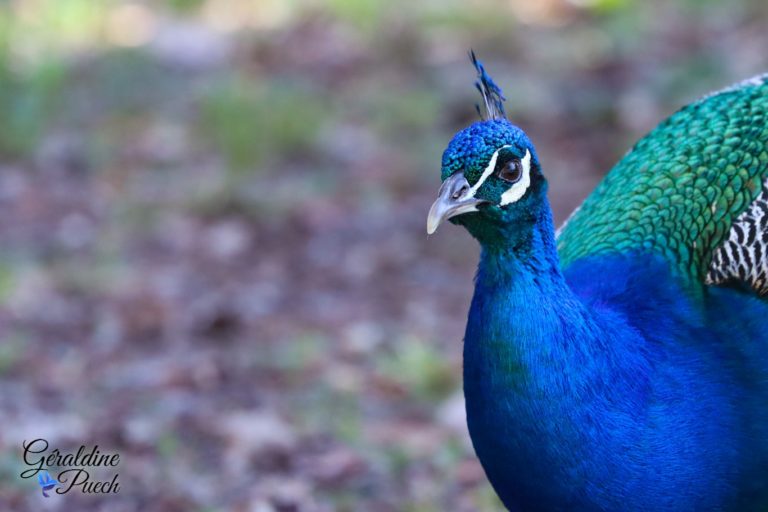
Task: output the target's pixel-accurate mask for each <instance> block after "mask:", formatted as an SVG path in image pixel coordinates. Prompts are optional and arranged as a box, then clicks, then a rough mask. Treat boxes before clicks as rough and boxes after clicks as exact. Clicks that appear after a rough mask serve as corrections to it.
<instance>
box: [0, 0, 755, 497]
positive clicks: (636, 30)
mask: <svg viewBox="0 0 768 512" xmlns="http://www.w3.org/2000/svg"><path fill="white" fill-rule="evenodd" d="M767 24H768V4H766V2H764V1H762V0H734V1H730V2H718V1H714V0H684V1H678V2H662V1H660V0H650V1H641V0H537V1H528V0H505V1H501V0H499V1H493V0H472V1H459V0H448V1H440V2H438V1H436V0H429V1H423V2H415V1H404V0H398V1H392V0H390V1H387V0H329V1H321V0H314V1H313V0H306V1H301V0H292V1H291V0H252V1H244V0H163V1H159V0H158V1H152V2H150V1H143V2H142V1H133V2H123V1H117V0H98V1H95V0H16V1H13V0H5V1H3V2H0V418H2V429H0V509H2V510H13V511H15V510H41V509H43V510H79V511H86V512H87V511H96V510H103V511H148V512H153V511H168V512H174V511H193V512H204V511H225V510H232V511H243V512H294V511H295V512H304V511H309V512H313V511H337V510H338V511H362V510H365V511H374V512H378V511H382V512H388V511H411V512H417V511H418V512H432V511H446V510H450V511H459V512H463V511H466V512H470V511H499V510H501V509H502V508H501V505H500V504H499V502H498V501H497V499H496V498H495V496H494V494H493V492H492V490H491V489H490V487H489V485H488V484H487V482H486V480H485V477H484V475H483V472H482V469H481V468H480V466H479V464H478V463H477V461H476V460H475V458H474V455H473V453H472V449H471V446H470V444H469V441H468V437H467V434H466V431H465V426H464V413H463V401H462V394H461V350H462V336H463V329H464V320H465V318H466V311H467V309H468V304H469V299H470V296H471V292H472V277H473V272H474V265H475V262H476V258H477V252H478V250H477V247H476V245H475V243H474V242H473V241H472V240H471V239H470V237H469V236H468V235H467V234H466V233H465V232H463V230H460V229H457V228H455V227H452V226H450V225H446V226H444V227H442V228H441V229H440V230H439V231H438V233H437V234H436V235H434V236H432V237H430V238H429V239H428V238H427V236H426V234H425V218H426V213H427V210H428V208H429V205H430V204H431V202H432V200H433V199H434V197H435V194H436V191H437V188H438V185H439V167H440V155H441V152H442V149H443V148H444V146H445V145H446V144H447V142H448V140H449V139H450V137H451V135H452V134H453V133H454V132H455V131H456V130H457V129H459V128H461V127H463V126H466V125H467V124H469V123H471V122H473V121H474V120H475V119H476V114H475V112H474V103H475V102H476V101H478V97H477V95H476V93H475V91H474V89H473V87H472V81H473V79H474V72H473V70H472V68H471V66H470V64H469V61H468V58H467V51H468V50H469V48H474V49H475V51H476V52H477V53H478V55H479V56H480V57H481V58H482V59H483V60H484V61H485V62H486V65H487V67H488V68H489V70H490V72H491V74H492V75H493V76H494V78H495V79H496V81H497V82H498V83H499V84H500V85H501V86H502V87H503V88H504V90H505V93H506V96H507V97H508V102H507V110H508V113H509V116H510V118H511V119H512V120H513V121H515V122H516V123H517V124H519V125H520V126H522V127H523V128H524V129H525V130H526V131H527V132H528V133H529V135H530V136H531V138H532V139H533V141H534V142H535V144H536V145H537V148H538V152H539V155H540V157H541V160H542V162H543V166H544V169H545V172H546V174H547V175H548V177H549V180H550V185H551V194H550V196H551V200H552V203H553V206H554V210H555V215H556V218H557V221H558V222H560V221H562V220H563V219H564V218H565V216H567V214H568V213H569V212H570V210H571V209H572V208H573V207H574V206H575V205H577V204H578V202H579V201H580V200H581V199H582V198H583V197H584V196H585V195H586V194H587V193H588V192H589V191H590V190H591V189H592V187H593V186H594V184H595V183H596V182H597V180H598V179H599V178H600V177H601V176H602V175H603V174H604V173H605V172H606V171H607V170H608V169H609V168H610V167H611V166H612V165H613V164H614V163H615V162H616V161H617V159H618V158H620V156H621V155H622V154H623V153H624V152H625V151H626V150H627V149H628V148H629V147H630V146H631V144H632V143H633V142H634V141H635V140H636V139H637V138H638V137H639V136H641V135H642V134H643V133H644V132H646V131H647V130H649V129H650V128H652V127H653V126H654V125H655V124H656V123H657V122H658V121H660V120H661V119H662V118H664V117H665V116H666V115H668V114H670V113H671V112H673V111H674V110H676V109H677V108H679V107H680V106H682V105H684V104H685V103H687V102H689V101H691V100H693V99H695V98H696V97H698V96H700V95H702V94H704V93H706V92H708V91H710V90H713V89H717V88H720V87H723V86H726V85H728V84H729V83H731V82H734V81H736V80H740V79H743V78H747V77H749V76H752V75H755V74H757V73H759V72H763V71H766V70H768V62H767V61H768V53H767V52H766V48H768V27H767ZM36 437H44V438H46V439H48V441H49V442H50V443H51V445H52V446H51V448H53V447H58V448H60V449H61V450H65V449H72V448H74V449H76V448H77V447H78V446H80V445H81V444H85V445H87V446H92V445H94V444H98V445H99V447H100V449H101V450H102V451H108V452H117V453H119V454H120V457H121V458H120V461H121V462H120V466H119V467H118V468H117V470H116V472H117V473H118V474H119V482H120V485H121V490H120V493H119V494H117V495H84V494H81V493H80V492H79V491H73V492H70V493H69V494H67V495H65V496H53V497H51V498H50V499H45V498H43V497H42V496H41V495H40V489H39V488H38V486H37V483H36V481H34V479H31V480H22V479H21V478H19V473H20V472H21V471H22V470H23V469H24V466H23V464H22V461H21V443H22V441H23V440H31V439H33V438H36ZM109 476H111V475H109Z"/></svg>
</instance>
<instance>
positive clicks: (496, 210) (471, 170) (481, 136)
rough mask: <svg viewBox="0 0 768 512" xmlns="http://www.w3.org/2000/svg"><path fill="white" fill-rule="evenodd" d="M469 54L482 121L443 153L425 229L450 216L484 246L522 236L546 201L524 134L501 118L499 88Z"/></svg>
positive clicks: (430, 230)
mask: <svg viewBox="0 0 768 512" xmlns="http://www.w3.org/2000/svg"><path fill="white" fill-rule="evenodd" d="M470 56H471V58H472V63H473V64H474V65H475V68H476V69H477V73H478V79H477V81H476V82H475V86H476V87H477V89H478V90H479V91H480V94H481V95H482V98H483V110H481V109H480V106H479V105H478V108H477V110H478V113H480V117H481V119H482V120H481V121H478V122H476V123H475V124H473V125H471V126H469V127H468V128H465V129H463V130H461V131H460V132H458V133H457V134H456V135H455V136H454V137H453V139H452V140H451V142H450V143H449V144H448V148H447V149H446V150H445V152H444V153H443V161H442V170H441V172H442V180H443V184H442V186H441V187H440V192H439V193H438V198H437V200H436V201H435V202H434V203H433V204H432V208H431V209H430V210H429V215H428V217H427V233H429V234H432V233H434V232H435V230H437V227H438V226H439V225H440V223H441V222H442V221H444V220H447V219H450V221H451V222H452V223H454V224H460V225H463V226H465V227H466V228H467V229H468V230H469V232H470V233H471V234H472V235H473V236H474V237H475V238H477V239H478V240H479V241H480V242H481V243H484V244H486V243H493V242H495V241H500V240H507V241H508V239H509V238H510V237H525V235H526V233H527V232H528V231H529V230H530V228H531V227H532V226H533V225H534V224H535V222H536V220H537V219H538V218H539V212H540V210H541V208H542V205H543V204H545V203H546V200H545V196H546V188H547V182H546V180H545V179H544V176H543V175H542V173H541V168H540V166H539V160H538V157H537V156H536V150H535V149H534V147H533V144H531V141H530V140H529V139H528V136H527V135H526V134H525V132H523V130H521V129H520V128H518V127H517V126H515V125H513V124H512V123H510V122H509V121H508V120H507V119H506V117H505V114H504V105H503V102H504V100H505V98H504V96H503V94H502V92H501V89H500V88H499V87H498V86H497V85H496V84H495V83H494V81H493V80H492V79H491V77H490V76H488V74H487V73H486V71H485V68H484V67H483V65H482V63H481V62H480V61H478V60H477V58H476V57H475V55H474V53H470Z"/></svg>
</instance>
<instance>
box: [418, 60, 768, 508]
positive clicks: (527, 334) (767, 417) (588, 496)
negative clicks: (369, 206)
mask: <svg viewBox="0 0 768 512" xmlns="http://www.w3.org/2000/svg"><path fill="white" fill-rule="evenodd" d="M476 66H477V67H478V70H479V71H480V73H481V75H485V71H484V69H483V68H482V65H479V64H476ZM488 82H489V83H493V82H492V81H491V80H490V79H489V80H488ZM755 86H756V87H758V86H759V87H762V85H760V84H757V85H755ZM749 87H751V86H749ZM736 93H738V89H737V90H736ZM728 94H733V92H729V93H728ZM762 94H763V96H768V93H762ZM499 96H500V92H499ZM652 135H653V134H651V136H652ZM755 139H756V140H758V142H760V143H761V144H762V143H764V142H766V141H768V137H766V136H764V135H759V136H756V137H755ZM712 168H713V166H710V167H707V166H706V162H705V165H704V170H702V171H696V172H702V173H703V172H710V170H711V169H712ZM638 172H640V171H638ZM647 172H653V169H649V170H648V171H647ZM761 172H764V173H765V174H768V165H766V166H764V167H763V171H761ZM442 178H443V180H444V184H443V187H442V188H441V191H440V197H439V198H438V200H437V201H436V202H435V204H434V205H433V207H432V210H431V211H430V215H429V219H428V230H429V231H430V232H431V231H434V229H436V227H437V225H438V224H439V223H440V221H441V220H444V219H451V221H452V222H454V223H456V224H459V225H463V226H464V227H466V228H467V229H468V231H469V232H470V233H471V234H472V235H473V236H474V237H475V238H477V239H478V241H479V242H480V244H481V248H482V250H481V257H480V264H479V267H478V272H477V277H476V282H475V293H474V297H473V299H472V304H471V308H470V312H469V318H468V323H467V329H466V333H465V341H464V391H465V396H466V407H467V421H468V425H469V431H470V434H471V437H472V442H473V445H474V447H475V450H476V452H477V455H478V457H479V458H480V461H481V462H482V464H483V467H484V469H485V471H486V474H487V476H488V478H489V479H490V481H491V483H492V484H493V487H494V489H495V490H496V492H497V493H498V494H499V496H500V497H501V499H502V501H503V502H504V504H505V505H506V506H507V508H509V509H510V510H513V511H571V512H576V511H584V512H592V511H628V512H634V511H675V512H684V511H691V512H693V511H760V510H768V304H767V303H766V301H765V300H764V299H763V298H761V296H760V294H759V293H755V291H753V290H751V289H748V287H747V288H746V289H745V287H744V286H740V285H739V283H728V286H718V287H716V286H707V285H706V284H705V283H704V282H703V280H695V279H694V280H692V279H691V278H690V275H689V274H686V273H685V272H682V271H681V270H680V265H679V260H678V259H677V255H678V254H680V255H681V256H679V257H680V258H682V257H683V255H685V254H690V253H692V252H693V251H694V250H696V249H697V246H696V242H695V241H694V242H690V243H691V245H690V247H687V248H686V247H682V248H681V247H679V246H678V244H677V242H676V241H675V240H674V239H671V240H672V241H669V240H670V237H665V238H664V240H667V241H668V244H670V245H671V244H673V243H674V244H675V245H674V247H673V248H672V249H674V250H669V249H670V247H663V248H661V249H657V248H655V247H654V246H653V245H651V244H645V243H638V244H636V245H635V246H629V245H627V246H626V248H625V246H620V245H619V244H618V243H617V244H616V245H615V246H612V247H609V248H608V249H606V250H597V249H595V250H594V251H589V250H585V251H583V252H584V255H583V256H581V257H577V258H573V259H572V260H569V261H567V263H566V264H565V265H561V254H559V252H558V248H557V239H556V237H555V231H554V226H553V222H552V214H551V210H550V207H549V204H548V202H547V199H546V190H547V184H546V180H545V178H544V176H543V174H542V171H541V167H540V163H539V160H538V158H537V156H536V152H535V150H534V148H533V145H532V144H531V142H530V140H529V139H528V137H527V136H526V135H525V133H524V132H523V131H522V130H520V129H519V128H517V127H515V126H514V125H512V124H511V123H509V122H508V121H507V120H506V119H499V118H495V117H494V118H491V119H486V120H482V121H480V122H478V123H476V124H474V125H472V126H471V127H469V128H467V129H465V130H463V131H461V132H459V133H458V134H457V135H456V136H455V137H454V139H453V140H452V141H451V143H450V144H449V146H448V148H447V149H446V151H445V153H444V155H443V165H442ZM610 179H611V175H609V178H608V180H610ZM675 179H677V180H680V182H681V183H685V184H686V186H688V187H690V186H691V183H697V182H696V180H695V179H694V180H687V181H686V178H685V177H684V176H683V177H680V178H675ZM669 181H670V182H671V183H672V185H670V186H675V182H674V180H672V179H670V180H669ZM598 190H600V189H598ZM687 190H688V191H689V192H688V193H689V195H690V196H691V198H692V201H691V203H692V204H696V201H697V192H696V191H695V190H693V191H691V190H692V189H690V188H689V189H687ZM757 192H759V191H757ZM700 193H701V196H702V198H703V200H705V201H710V202H711V201H712V200H711V199H709V198H707V193H708V192H707V191H706V190H703V189H702V190H701V191H700ZM720 193H722V194H726V195H727V194H728V192H727V189H723V191H721V192H720ZM731 195H732V194H731ZM640 196H641V191H640V190H639V189H638V191H637V192H636V193H635V195H633V190H626V191H625V197H624V200H625V201H626V202H632V201H636V200H637V201H639V200H640V199H644V198H643V197H640ZM663 196H664V190H663V189H661V191H660V192H659V194H658V195H654V196H652V197H651V199H649V200H648V201H646V203H648V204H654V203H653V201H652V199H653V198H654V197H663ZM605 200H606V201H609V200H612V196H608V195H607V196H606V199H605ZM717 200H718V199H717V197H716V198H715V203H713V206H712V207H711V209H714V210H715V211H716V206H715V205H717V204H719V203H717ZM758 200H759V198H758ZM646 203H643V204H646ZM708 204H709V203H707V205H708ZM748 206H749V204H748V203H747V204H744V205H741V206H739V207H740V208H742V210H740V211H732V212H730V213H731V214H732V217H734V218H737V217H738V215H739V214H740V212H741V211H743V210H744V209H746V208H747V207H748ZM644 208H646V209H648V207H647V206H646V207H644ZM708 208H709V206H708ZM683 210H684V208H683V209H681V211H682V213H681V215H683V214H690V210H685V211H683ZM643 211H645V210H643ZM675 211H677V210H675ZM651 214H653V215H656V216H657V217H659V218H661V217H663V216H659V215H658V212H657V211H654V212H652V213H639V214H632V213H631V212H630V214H629V215H630V216H629V217H628V218H627V219H629V220H627V219H624V218H622V217H620V216H619V215H618V214H617V215H616V226H617V227H616V229H617V230H618V229H624V228H623V226H624V225H626V223H627V222H630V223H631V222H635V223H639V224H641V225H644V224H643V222H644V219H645V218H644V217H643V215H651ZM632 215H634V217H632ZM722 217H723V216H722V215H721V216H720V217H718V218H722ZM594 218H595V219H597V218H598V217H597V215H595V217H594ZM668 218H669V215H667V218H662V220H660V221H659V222H662V221H665V222H666V221H667V220H668ZM673 220H674V219H673ZM678 222H679V221H678ZM577 226H579V225H578V224H577ZM583 226H587V227H586V228H584V227H583ZM589 226H590V224H589V219H587V221H584V222H582V224H581V227H579V229H581V230H582V231H580V233H582V234H583V237H582V238H583V240H582V241H581V243H582V244H585V245H587V246H588V245H589V244H590V243H594V245H595V247H598V246H600V245H599V244H598V243H597V242H590V232H591V231H590V230H594V231H595V232H597V231H598V229H597V228H596V227H592V228H590V227H589ZM593 226H602V224H599V223H597V221H595V223H594V224H593ZM566 229H568V228H566ZM652 229H653V227H652V225H651V230H652ZM679 229H685V226H684V225H682V224H681V225H680V226H679ZM698 231H703V229H701V228H700V229H699V230H698ZM720 231H723V230H722V229H721V230H720ZM726 234H727V232H723V233H720V234H719V236H720V237H721V239H724V238H725V236H726ZM617 236H618V235H617ZM755 236H757V237H759V236H765V237H766V238H768V235H766V234H765V233H764V234H762V235H760V234H759V233H758V234H756V235H755ZM737 238H738V237H736V238H734V240H735V239H737ZM745 238H747V237H746V236H745ZM713 240H714V239H713ZM716 246H717V245H716V241H712V247H711V248H710V249H709V254H710V256H708V257H706V258H704V260H703V263H704V264H708V263H709V261H711V260H712V258H711V252H713V251H714V250H715V247H716ZM736 253H738V251H735V252H734V254H736ZM670 254H672V256H670ZM751 256H752V258H751V260H750V261H751V263H752V265H757V264H758V263H761V262H762V260H760V261H756V260H757V259H759V258H756V257H755V254H754V251H753V252H752V253H751ZM742 263H743V262H742ZM743 264H744V265H747V263H743ZM693 270H694V272H692V273H693V274H694V275H695V274H696V272H698V271H697V269H693ZM701 273H703V272H701ZM746 274H748V272H745V275H746Z"/></svg>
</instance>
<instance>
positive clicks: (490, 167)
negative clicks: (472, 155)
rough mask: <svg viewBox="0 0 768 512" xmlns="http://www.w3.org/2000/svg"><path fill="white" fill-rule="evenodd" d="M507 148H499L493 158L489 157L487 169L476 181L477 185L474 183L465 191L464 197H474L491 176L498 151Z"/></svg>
mask: <svg viewBox="0 0 768 512" xmlns="http://www.w3.org/2000/svg"><path fill="white" fill-rule="evenodd" d="M508 147H509V146H501V147H500V148H499V149H497V150H496V152H495V153H493V156H492V157H491V161H490V162H488V167H486V168H485V170H484V171H483V174H481V175H480V179H479V180H477V183H475V184H474V185H473V186H472V188H470V189H469V191H467V195H466V196H465V197H475V192H477V190H478V189H479V188H480V187H482V186H483V183H485V180H487V179H488V176H490V175H491V174H493V170H494V169H495V168H496V160H498V158H499V151H501V150H502V149H504V148H508Z"/></svg>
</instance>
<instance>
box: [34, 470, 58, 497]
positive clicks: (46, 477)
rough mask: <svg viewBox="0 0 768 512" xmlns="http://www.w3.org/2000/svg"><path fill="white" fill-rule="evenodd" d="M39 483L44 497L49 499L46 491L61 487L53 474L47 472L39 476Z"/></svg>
mask: <svg viewBox="0 0 768 512" xmlns="http://www.w3.org/2000/svg"><path fill="white" fill-rule="evenodd" d="M37 483H39V484H40V487H42V488H43V496H45V497H46V498H48V494H47V493H46V491H50V490H51V489H53V488H54V487H56V486H57V485H59V482H58V481H56V479H55V478H53V477H52V476H51V474H50V473H49V472H47V471H46V472H44V473H41V474H39V475H37Z"/></svg>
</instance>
